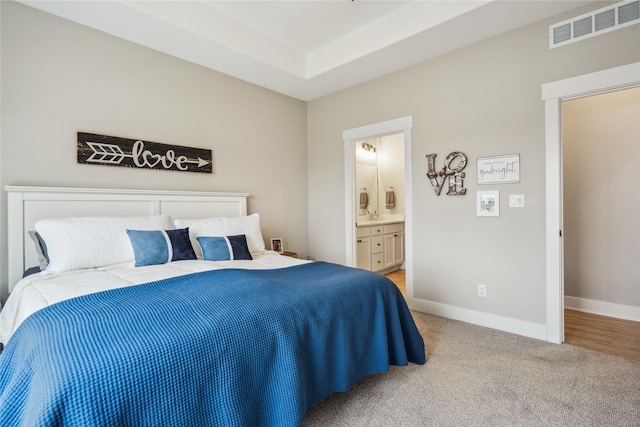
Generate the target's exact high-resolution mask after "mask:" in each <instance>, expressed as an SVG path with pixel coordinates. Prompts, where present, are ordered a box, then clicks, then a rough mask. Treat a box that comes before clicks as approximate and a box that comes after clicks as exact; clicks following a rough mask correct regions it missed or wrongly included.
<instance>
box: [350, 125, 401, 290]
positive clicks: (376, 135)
mask: <svg viewBox="0 0 640 427" xmlns="http://www.w3.org/2000/svg"><path fill="white" fill-rule="evenodd" d="M412 127H413V117H412V116H407V117H402V118H398V119H394V120H389V121H386V122H381V123H375V124H371V125H367V126H362V127H359V128H354V129H349V130H345V131H344V132H343V141H344V150H345V245H346V250H345V253H346V265H348V266H356V263H357V259H356V254H357V251H356V245H357V239H356V221H357V219H358V218H357V217H358V213H359V212H362V211H361V210H360V205H359V202H360V198H359V189H360V188H362V187H357V185H358V183H357V178H356V150H357V149H361V148H362V143H363V142H365V141H370V140H378V141H379V140H380V139H384V138H385V137H389V136H391V135H396V137H395V138H397V141H398V142H397V143H399V144H402V146H403V153H402V158H403V159H402V162H403V169H404V173H403V176H402V177H401V178H399V179H401V180H403V185H404V191H403V195H402V198H403V201H402V207H403V210H404V213H403V215H404V236H403V238H404V245H403V246H404V253H403V255H404V265H405V283H406V285H405V286H406V295H407V297H408V298H411V297H412V296H413V239H412V230H413V222H412V219H413V218H412V180H411V128H412ZM389 147H393V146H392V145H389ZM394 179H396V178H394ZM379 182H380V181H378V180H376V183H379ZM389 186H391V187H393V184H388V183H383V184H382V188H380V186H379V185H378V187H379V188H378V189H377V192H376V194H378V195H380V194H382V196H378V198H379V204H378V206H379V207H381V208H382V209H381V210H378V215H380V214H381V215H382V216H383V217H384V215H385V213H386V214H387V215H393V212H392V209H389V210H388V211H389V212H385V211H387V208H386V197H387V191H390V190H389V189H388V187H389ZM396 195H397V193H396ZM399 199H400V198H399V197H398V198H396V199H395V203H396V204H399V203H400V200H399Z"/></svg>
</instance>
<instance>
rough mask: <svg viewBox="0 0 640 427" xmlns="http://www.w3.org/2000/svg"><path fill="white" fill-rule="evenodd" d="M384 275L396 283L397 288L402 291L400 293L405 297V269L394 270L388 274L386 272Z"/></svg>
mask: <svg viewBox="0 0 640 427" xmlns="http://www.w3.org/2000/svg"><path fill="white" fill-rule="evenodd" d="M386 276H387V277H388V278H389V280H391V281H392V282H393V283H395V284H396V286H397V287H398V289H400V292H402V295H404V296H405V297H406V296H407V282H406V279H405V277H406V276H405V271H404V270H396V271H393V272H391V273H389V274H386Z"/></svg>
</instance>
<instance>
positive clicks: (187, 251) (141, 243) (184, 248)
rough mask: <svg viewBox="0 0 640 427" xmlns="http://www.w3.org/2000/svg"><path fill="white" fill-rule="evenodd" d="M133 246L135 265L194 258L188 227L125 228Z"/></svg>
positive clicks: (140, 265)
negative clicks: (174, 228)
mask: <svg viewBox="0 0 640 427" xmlns="http://www.w3.org/2000/svg"><path fill="white" fill-rule="evenodd" d="M127 235H128V236H129V240H130V241H131V246H132V247H133V253H134V256H135V259H136V267H142V266H144V265H155V264H166V263H168V262H171V261H181V260H186V259H196V253H195V252H194V251H193V246H191V240H190V239H189V229H188V228H180V229H177V230H127Z"/></svg>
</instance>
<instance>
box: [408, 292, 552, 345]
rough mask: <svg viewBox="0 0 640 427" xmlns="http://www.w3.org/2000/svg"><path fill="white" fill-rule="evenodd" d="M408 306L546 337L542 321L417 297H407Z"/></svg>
mask: <svg viewBox="0 0 640 427" xmlns="http://www.w3.org/2000/svg"><path fill="white" fill-rule="evenodd" d="M407 300H408V304H409V308H410V309H412V310H416V311H420V312H422V313H427V314H433V315H435V316H440V317H445V318H447V319H453V320H460V321H462V322H467V323H472V324H474V325H478V326H484V327H487V328H491V329H497V330H499V331H504V332H509V333H512V334H518V335H522V336H525V337H529V338H536V339H539V340H544V339H545V338H546V335H547V333H546V329H547V328H546V326H545V325H544V324H543V323H533V322H526V321H524V320H519V319H513V318H510V317H504V316H498V315H495V314H489V313H484V312H481V311H475V310H469V309H467V308H461V307H456V306H453V305H447V304H441V303H439V302H433V301H427V300H422V299H417V298H407Z"/></svg>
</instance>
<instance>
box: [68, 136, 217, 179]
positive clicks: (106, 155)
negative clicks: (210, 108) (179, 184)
mask: <svg viewBox="0 0 640 427" xmlns="http://www.w3.org/2000/svg"><path fill="white" fill-rule="evenodd" d="M78 163H86V164H97V165H108V166H121V167H129V168H139V169H160V170H177V171H186V172H203V173H213V162H212V155H211V150H205V149H201V148H190V147H182V146H179V145H168V144H161V143H159V142H147V141H140V140H136V139H126V138H119V137H115V136H106V135H96V134H92V133H84V132H78Z"/></svg>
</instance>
